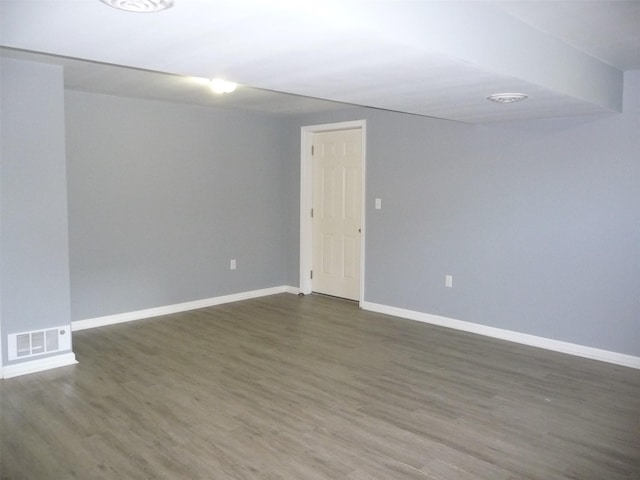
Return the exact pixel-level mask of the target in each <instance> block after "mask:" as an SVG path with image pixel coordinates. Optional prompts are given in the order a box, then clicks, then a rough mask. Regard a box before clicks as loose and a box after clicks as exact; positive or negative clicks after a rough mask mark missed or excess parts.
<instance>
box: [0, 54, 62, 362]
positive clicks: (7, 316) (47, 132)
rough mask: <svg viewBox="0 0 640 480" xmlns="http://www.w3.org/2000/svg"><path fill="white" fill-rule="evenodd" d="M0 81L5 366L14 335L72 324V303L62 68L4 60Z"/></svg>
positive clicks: (0, 270) (0, 289)
mask: <svg viewBox="0 0 640 480" xmlns="http://www.w3.org/2000/svg"><path fill="white" fill-rule="evenodd" d="M1 75H2V78H1V84H2V89H1V99H2V100H1V101H2V109H1V117H2V119H1V125H2V128H1V129H0V130H1V141H0V145H1V147H0V158H1V168H2V170H1V172H0V182H1V183H0V192H1V194H0V195H1V196H0V219H1V228H2V242H1V244H0V277H1V283H0V285H1V287H0V297H1V299H2V300H1V317H0V322H1V326H2V342H3V343H2V352H3V358H2V362H3V364H5V365H6V364H8V363H9V362H7V345H6V336H7V335H8V334H10V333H17V332H22V331H28V330H36V329H43V328H46V327H54V326H58V325H67V324H69V322H70V303H69V251H68V233H67V185H66V176H65V148H64V135H65V125H64V96H63V82H62V68H60V67H56V66H51V65H42V64H37V63H31V62H23V61H18V60H9V59H2V63H1ZM58 353H60V352H58ZM38 358H43V356H39V357H38ZM25 360H32V358H27V359H25ZM12 363H19V362H12Z"/></svg>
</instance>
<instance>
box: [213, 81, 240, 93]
mask: <svg viewBox="0 0 640 480" xmlns="http://www.w3.org/2000/svg"><path fill="white" fill-rule="evenodd" d="M210 86H211V90H213V91H214V92H215V93H231V92H233V91H234V90H235V89H236V88H238V84H237V83H233V82H228V81H226V80H223V79H221V78H212V79H211V84H210Z"/></svg>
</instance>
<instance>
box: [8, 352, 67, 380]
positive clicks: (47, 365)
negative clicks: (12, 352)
mask: <svg viewBox="0 0 640 480" xmlns="http://www.w3.org/2000/svg"><path fill="white" fill-rule="evenodd" d="M76 363H78V361H77V360H76V356H75V354H74V353H73V352H68V353H62V354H60V355H55V356H53V357H47V358H40V359H38V360H30V361H28V362H22V363H16V364H14V365H5V366H4V367H2V378H12V377H18V376H20V375H26V374H28V373H36V372H42V371H44V370H50V369H52V368H58V367H66V366H68V365H75V364H76Z"/></svg>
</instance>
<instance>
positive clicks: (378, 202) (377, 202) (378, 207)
mask: <svg viewBox="0 0 640 480" xmlns="http://www.w3.org/2000/svg"><path fill="white" fill-rule="evenodd" d="M381 209H382V199H381V198H376V210H381Z"/></svg>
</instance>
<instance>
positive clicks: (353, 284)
mask: <svg viewBox="0 0 640 480" xmlns="http://www.w3.org/2000/svg"><path fill="white" fill-rule="evenodd" d="M313 145H314V155H313V211H314V216H313V272H314V275H313V290H314V291H316V292H319V293H325V294H328V295H334V296H338V297H343V298H349V299H352V300H359V299H360V251H361V248H362V246H361V233H360V227H361V225H360V222H361V210H362V205H361V198H362V132H361V130H360V129H354V130H341V131H335V132H322V133H316V134H314V143H313Z"/></svg>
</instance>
